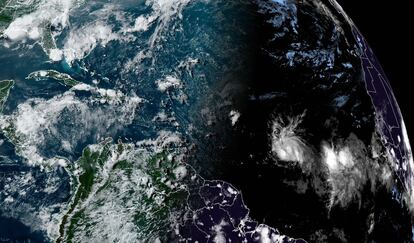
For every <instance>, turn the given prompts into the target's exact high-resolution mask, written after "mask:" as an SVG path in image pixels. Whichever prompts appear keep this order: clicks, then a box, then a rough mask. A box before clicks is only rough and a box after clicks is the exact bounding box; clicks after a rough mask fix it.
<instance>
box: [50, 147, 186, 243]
mask: <svg viewBox="0 0 414 243" xmlns="http://www.w3.org/2000/svg"><path fill="white" fill-rule="evenodd" d="M148 153H149V152H148V151H146V152H145V150H139V149H137V148H136V147H135V145H133V144H123V143H122V142H118V143H117V144H113V143H112V141H111V140H110V139H108V140H106V141H105V142H103V143H101V144H100V145H99V146H98V148H97V146H96V145H95V146H92V147H87V148H85V149H84V150H83V153H82V156H81V157H80V159H79V160H78V161H77V162H76V163H75V164H76V166H75V167H73V168H69V169H70V170H73V171H72V174H76V173H75V171H80V173H78V174H77V179H76V183H75V187H76V189H75V193H74V194H73V196H72V199H71V203H70V206H69V209H68V211H67V212H66V214H65V215H64V217H63V220H62V223H61V225H60V230H59V233H60V237H59V238H58V240H57V242H80V241H82V240H85V239H88V238H89V239H91V238H94V237H95V236H94V233H96V232H95V231H94V229H96V228H98V229H102V232H100V233H99V235H100V237H104V238H105V232H104V231H105V230H104V228H105V222H104V221H105V220H104V218H102V219H101V218H99V217H100V216H102V214H103V213H106V211H105V208H107V207H109V208H112V207H116V208H117V210H119V214H124V215H127V219H125V221H126V222H125V223H130V224H133V225H134V229H135V232H136V235H137V236H136V237H137V240H139V241H142V242H150V241H154V240H155V239H157V238H158V239H163V238H165V239H166V236H167V233H168V231H169V230H170V225H171V219H172V218H173V217H172V214H174V213H175V215H176V214H177V213H180V212H183V210H182V209H183V208H184V207H185V201H186V198H187V196H188V193H187V190H186V187H185V183H184V180H183V178H182V177H180V176H177V173H176V170H177V168H178V169H183V168H184V165H183V164H181V163H180V162H178V161H175V160H174V159H171V157H169V153H168V151H163V152H159V153H154V154H152V155H151V154H148ZM126 185H128V186H126ZM125 187H126V188H125ZM108 205H109V206H108ZM114 205H115V206H114ZM101 211H103V212H101ZM101 224H103V225H101ZM98 225H99V227H98ZM108 233H109V232H108ZM83 234H85V235H83ZM107 237H108V236H107ZM111 237H112V235H111ZM105 239H106V240H109V239H108V238H105Z"/></svg>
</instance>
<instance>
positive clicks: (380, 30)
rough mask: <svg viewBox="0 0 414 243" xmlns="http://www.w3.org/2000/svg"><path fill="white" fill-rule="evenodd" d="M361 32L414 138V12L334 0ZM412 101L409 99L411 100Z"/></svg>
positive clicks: (367, 0) (401, 6)
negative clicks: (413, 109) (381, 69)
mask: <svg viewBox="0 0 414 243" xmlns="http://www.w3.org/2000/svg"><path fill="white" fill-rule="evenodd" d="M337 1H338V2H339V4H340V5H341V6H342V7H343V9H344V10H345V12H346V13H347V14H348V15H349V16H350V17H351V18H352V20H353V21H354V23H355V24H356V25H357V26H358V28H359V29H360V30H361V32H362V34H363V35H364V36H365V38H366V39H367V41H368V43H369V44H370V46H371V47H372V49H373V50H374V52H375V54H376V55H377V57H378V59H379V61H380V63H381V65H382V67H383V68H384V71H385V73H386V75H387V76H388V78H389V80H390V83H391V86H392V88H393V90H394V94H395V96H396V98H397V101H398V104H399V106H400V108H401V112H402V113H403V117H404V120H405V123H406V127H407V130H408V134H409V137H410V138H411V140H412V139H414V114H413V113H412V112H411V104H412V103H413V99H414V92H413V89H412V88H411V87H412V85H413V80H412V79H413V75H412V73H414V62H413V59H414V58H413V44H414V43H413V38H412V37H411V36H410V32H412V30H413V28H412V20H413V16H414V12H413V11H412V9H411V8H410V7H409V6H408V4H407V3H403V2H399V1H396V2H393V1H379V0H337ZM411 98H412V99H411Z"/></svg>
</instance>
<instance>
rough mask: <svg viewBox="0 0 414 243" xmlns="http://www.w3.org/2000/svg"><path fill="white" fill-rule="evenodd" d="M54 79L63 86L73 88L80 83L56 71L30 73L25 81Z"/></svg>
mask: <svg viewBox="0 0 414 243" xmlns="http://www.w3.org/2000/svg"><path fill="white" fill-rule="evenodd" d="M47 78H50V79H54V80H56V81H59V82H61V83H62V84H63V85H66V86H69V87H73V86H75V85H77V84H79V83H80V82H79V81H77V80H76V79H74V78H72V77H71V76H70V75H69V74H66V73H61V72H58V71H56V70H40V71H35V72H32V73H30V74H29V75H28V76H27V77H26V79H34V80H41V79H47Z"/></svg>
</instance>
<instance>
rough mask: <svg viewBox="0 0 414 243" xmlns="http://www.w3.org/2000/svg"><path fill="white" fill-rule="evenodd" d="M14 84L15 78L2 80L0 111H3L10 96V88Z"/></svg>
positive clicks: (0, 82)
mask: <svg viewBox="0 0 414 243" xmlns="http://www.w3.org/2000/svg"><path fill="white" fill-rule="evenodd" d="M13 85H14V80H2V81H0V113H1V112H3V108H4V104H5V103H6V101H7V98H8V97H9V93H10V89H11V88H12V87H13Z"/></svg>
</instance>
